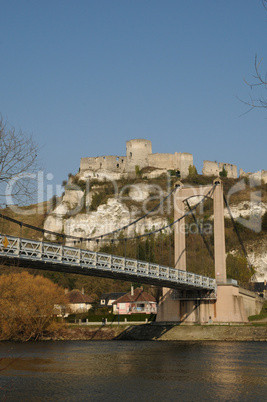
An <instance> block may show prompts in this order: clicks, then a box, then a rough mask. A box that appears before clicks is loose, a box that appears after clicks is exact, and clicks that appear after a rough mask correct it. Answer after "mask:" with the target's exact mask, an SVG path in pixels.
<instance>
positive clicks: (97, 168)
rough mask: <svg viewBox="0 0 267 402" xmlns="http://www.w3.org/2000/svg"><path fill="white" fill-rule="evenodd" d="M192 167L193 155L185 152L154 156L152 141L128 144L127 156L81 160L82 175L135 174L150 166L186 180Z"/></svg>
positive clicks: (142, 140)
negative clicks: (105, 172) (170, 171)
mask: <svg viewBox="0 0 267 402" xmlns="http://www.w3.org/2000/svg"><path fill="white" fill-rule="evenodd" d="M190 165H192V166H193V155H192V154H189V153H184V152H183V153H181V152H179V153H178V152H175V153H174V154H170V153H164V154H161V153H156V154H153V153H152V143H151V141H149V140H145V139H134V140H130V141H127V142H126V156H112V155H109V156H97V157H90V158H81V163H80V174H81V175H85V173H88V174H89V172H91V173H96V172H98V173H101V171H102V172H103V171H107V172H110V173H114V174H116V173H119V174H124V173H126V174H132V173H134V174H135V173H136V169H137V168H136V167H137V166H138V169H140V170H141V169H143V168H145V167H148V166H149V167H152V168H154V169H159V170H162V172H161V173H163V172H165V171H167V170H174V171H175V172H176V173H177V174H178V175H179V176H180V177H181V178H184V177H187V176H188V169H189V166H190ZM159 174H160V171H159Z"/></svg>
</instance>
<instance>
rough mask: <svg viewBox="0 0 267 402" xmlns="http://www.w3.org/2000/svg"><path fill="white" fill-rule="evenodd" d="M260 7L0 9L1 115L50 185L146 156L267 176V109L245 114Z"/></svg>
mask: <svg viewBox="0 0 267 402" xmlns="http://www.w3.org/2000/svg"><path fill="white" fill-rule="evenodd" d="M266 37H267V12H265V11H264V8H263V6H262V4H261V1H260V0H234V1H233V0H224V1H215V0H201V1H199V0H187V1H181V0H164V1H163V0H160V1H159V0H131V1H129V0H95V1H93V0H78V1H74V0H72V1H70V0H53V1H50V0H46V1H36V0H34V1H33V0H17V1H15V0H0V55H1V62H0V113H1V114H2V116H3V117H4V118H5V119H7V120H8V122H9V123H10V124H12V125H13V126H14V127H15V128H16V129H22V130H23V131H24V132H26V133H29V134H32V136H33V138H34V139H35V141H36V142H37V143H38V144H39V145H40V146H41V151H40V159H41V161H42V163H43V165H44V167H45V169H46V172H47V173H52V174H53V175H54V181H53V184H56V183H59V184H61V182H62V181H63V180H65V179H67V176H68V173H70V172H71V173H73V174H75V173H77V171H78V168H79V163H80V158H81V157H85V156H100V155H125V152H126V144H125V143H126V141H127V140H129V139H133V138H146V139H149V140H151V141H152V149H153V152H171V153H173V152H175V151H177V152H189V153H192V154H193V157H194V163H195V165H196V167H197V170H198V172H201V169H202V165H203V160H205V159H207V160H212V161H213V160H217V161H218V162H229V163H233V164H236V165H237V167H238V169H239V168H242V169H244V170H245V171H252V172H253V171H257V170H261V169H267V164H266V150H267V141H266V123H267V121H266V117H267V111H266V110H265V111H264V110H253V111H251V112H250V113H247V114H244V113H245V112H246V111H247V110H248V108H247V107H246V106H245V105H244V104H242V103H241V102H240V101H239V100H238V99H237V96H238V97H240V98H242V99H244V100H247V99H249V96H250V94H251V93H252V92H251V89H250V88H249V87H248V86H246V85H245V84H244V81H243V78H246V79H247V80H248V81H250V82H252V81H253V79H252V76H253V74H254V57H255V54H256V53H257V54H258V57H259V58H260V59H261V58H262V59H263V60H262V71H263V72H265V70H266V71H267V48H266Z"/></svg>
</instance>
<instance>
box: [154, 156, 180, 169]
mask: <svg viewBox="0 0 267 402" xmlns="http://www.w3.org/2000/svg"><path fill="white" fill-rule="evenodd" d="M175 162H176V161H175V158H174V155H173V154H151V155H149V156H148V166H153V167H157V168H159V169H176V165H177V164H176V163H175Z"/></svg>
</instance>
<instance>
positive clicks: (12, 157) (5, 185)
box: [0, 115, 38, 206]
mask: <svg viewBox="0 0 267 402" xmlns="http://www.w3.org/2000/svg"><path fill="white" fill-rule="evenodd" d="M37 156H38V146H37V144H36V143H35V142H34V141H33V139H32V137H31V136H28V135H26V134H24V133H23V132H22V131H21V130H19V131H17V132H16V131H15V129H14V128H13V127H9V126H8V124H7V123H6V122H4V120H3V118H2V116H1V115H0V206H3V205H4V204H8V203H12V202H13V203H21V202H27V201H29V199H30V196H31V195H32V194H33V192H34V189H35V186H36V180H33V174H34V173H35V172H36V171H37V166H38V164H37Z"/></svg>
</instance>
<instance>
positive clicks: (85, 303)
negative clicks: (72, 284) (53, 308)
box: [66, 289, 94, 313]
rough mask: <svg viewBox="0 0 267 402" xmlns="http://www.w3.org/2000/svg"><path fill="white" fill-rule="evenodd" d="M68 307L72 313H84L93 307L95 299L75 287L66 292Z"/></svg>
mask: <svg viewBox="0 0 267 402" xmlns="http://www.w3.org/2000/svg"><path fill="white" fill-rule="evenodd" d="M66 298H67V300H68V307H69V310H70V311H71V312H72V313H84V312H87V311H88V310H90V308H92V304H93V302H94V299H93V298H92V297H90V296H88V295H86V294H85V293H84V290H83V289H82V291H80V290H78V289H73V290H71V291H70V292H68V293H66Z"/></svg>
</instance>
